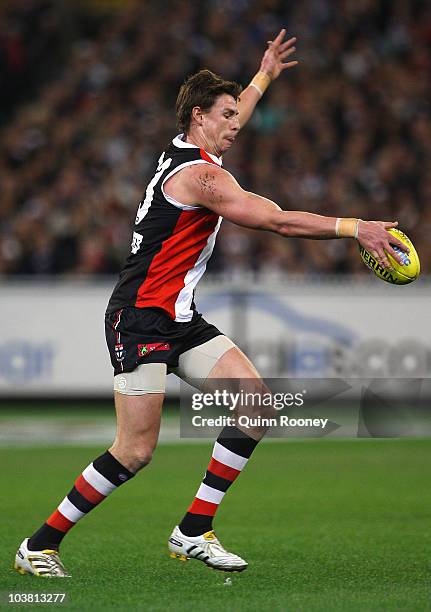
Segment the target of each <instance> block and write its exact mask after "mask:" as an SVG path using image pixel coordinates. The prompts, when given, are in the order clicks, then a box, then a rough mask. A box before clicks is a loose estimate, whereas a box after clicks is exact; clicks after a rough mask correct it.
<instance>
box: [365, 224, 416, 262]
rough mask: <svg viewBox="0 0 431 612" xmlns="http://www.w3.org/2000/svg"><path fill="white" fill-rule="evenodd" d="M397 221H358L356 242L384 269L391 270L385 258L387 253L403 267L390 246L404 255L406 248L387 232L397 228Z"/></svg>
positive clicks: (399, 258)
mask: <svg viewBox="0 0 431 612" xmlns="http://www.w3.org/2000/svg"><path fill="white" fill-rule="evenodd" d="M397 225H398V221H395V222H394V223H390V222H388V221H359V227H358V242H359V243H360V244H361V246H363V247H364V249H366V250H367V251H368V252H369V253H371V255H372V256H373V257H374V259H375V260H376V261H377V262H378V263H379V264H380V265H381V266H383V267H384V268H391V264H390V263H389V260H388V258H387V253H389V254H390V255H391V257H393V258H394V259H395V260H396V261H397V262H398V263H399V264H401V265H403V261H402V259H401V257H400V255H399V254H398V253H397V252H396V251H394V249H393V248H392V246H391V245H392V244H394V245H395V246H397V247H399V248H400V249H401V250H402V251H405V252H406V253H408V252H409V249H408V247H406V245H405V244H404V243H402V242H401V240H398V238H395V236H392V234H389V233H388V231H387V230H389V229H392V228H393V227H397Z"/></svg>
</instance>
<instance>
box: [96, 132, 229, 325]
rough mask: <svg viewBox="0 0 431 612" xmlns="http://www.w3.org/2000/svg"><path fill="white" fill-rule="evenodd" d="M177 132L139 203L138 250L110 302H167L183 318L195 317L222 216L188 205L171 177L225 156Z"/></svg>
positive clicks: (165, 307)
mask: <svg viewBox="0 0 431 612" xmlns="http://www.w3.org/2000/svg"><path fill="white" fill-rule="evenodd" d="M182 137H183V135H180V136H177V137H176V138H174V139H173V141H172V143H171V144H170V145H169V146H168V148H167V149H166V151H164V153H162V155H161V156H160V159H159V161H158V164H157V168H156V172H155V174H154V176H153V178H152V179H151V181H150V182H149V184H148V186H147V189H146V192H145V196H144V198H143V200H142V202H141V203H140V204H139V208H138V212H137V215H136V221H135V228H134V231H133V238H132V250H131V253H130V255H129V257H128V258H127V261H126V265H125V266H124V268H123V270H122V271H121V273H120V278H119V281H118V283H117V285H116V287H115V289H114V291H113V294H112V296H111V299H110V300H109V304H108V309H107V311H108V312H113V311H116V310H119V309H121V308H124V307H125V306H134V307H136V308H149V307H152V308H161V309H163V310H164V311H165V312H167V313H168V314H169V316H170V317H171V318H172V319H173V320H175V321H178V322H185V321H191V319H192V317H193V313H194V310H195V306H194V303H193V295H194V290H195V287H196V285H197V283H198V282H199V280H200V279H201V277H202V275H203V273H204V272H205V269H206V266H207V263H208V260H209V258H210V256H211V254H212V252H213V249H214V244H215V239H216V235H217V232H218V230H219V227H220V223H221V220H222V219H221V217H219V215H217V214H215V213H213V212H212V211H210V210H208V209H206V208H204V207H202V206H198V205H196V206H186V205H184V204H181V203H180V202H177V201H176V200H174V199H173V198H172V197H170V196H169V195H168V194H167V193H165V191H164V185H165V183H166V181H167V180H168V179H169V178H170V177H171V176H172V175H174V174H175V173H176V172H179V171H180V170H182V169H183V168H185V167H186V166H191V165H193V164H216V165H217V166H221V165H222V162H221V159H220V158H218V157H216V156H214V155H210V154H209V153H207V152H206V151H204V150H203V149H200V148H199V147H196V146H195V145H192V144H190V143H188V142H184V140H182Z"/></svg>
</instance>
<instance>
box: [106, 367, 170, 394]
mask: <svg viewBox="0 0 431 612" xmlns="http://www.w3.org/2000/svg"><path fill="white" fill-rule="evenodd" d="M166 372H167V366H166V364H165V363H143V364H141V365H140V366H138V367H137V368H136V370H133V372H124V373H123V374H117V375H116V376H114V391H118V393H122V394H123V395H145V394H146V393H164V392H165V387H166Z"/></svg>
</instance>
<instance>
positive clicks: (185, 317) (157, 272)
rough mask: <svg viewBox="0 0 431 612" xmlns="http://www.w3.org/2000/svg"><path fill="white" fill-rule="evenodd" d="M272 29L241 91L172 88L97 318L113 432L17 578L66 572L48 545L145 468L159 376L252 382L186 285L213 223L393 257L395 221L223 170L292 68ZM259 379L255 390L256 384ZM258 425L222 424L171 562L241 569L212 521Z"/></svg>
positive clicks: (36, 537) (196, 275) (200, 263)
mask: <svg viewBox="0 0 431 612" xmlns="http://www.w3.org/2000/svg"><path fill="white" fill-rule="evenodd" d="M285 34H286V31H285V30H281V32H280V33H279V35H278V36H277V37H276V38H275V40H274V41H272V42H270V43H269V46H268V49H267V50H266V52H265V54H264V56H263V59H262V62H261V65H260V70H259V72H258V73H257V74H256V76H255V77H254V78H253V80H252V81H251V83H250V85H249V86H248V87H247V88H246V89H245V90H244V91H243V92H242V93H241V87H240V86H239V85H238V84H237V83H234V82H230V81H225V80H223V79H222V78H221V77H219V76H216V75H215V74H213V73H212V72H210V71H209V70H202V71H200V72H198V73H197V74H194V75H193V76H191V77H190V78H188V79H187V80H186V81H185V83H184V84H183V85H182V87H181V89H180V92H179V95H178V99H177V105H176V113H177V122H178V126H179V128H180V129H181V132H182V133H181V134H180V135H179V136H176V137H175V138H174V139H173V140H172V142H171V143H170V144H169V145H168V147H167V148H166V150H165V151H164V152H163V153H162V155H161V156H160V158H159V160H158V163H157V166H156V168H155V170H154V174H153V177H152V178H151V180H150V182H149V184H148V186H147V189H146V192H145V196H144V198H143V200H142V202H141V204H140V205H139V208H138V212H137V215H136V220H135V225H134V228H133V236H132V247H131V253H130V255H129V257H128V259H127V262H126V264H125V266H124V268H123V270H122V272H121V274H120V278H119V281H118V283H117V285H116V287H115V289H114V291H113V294H112V296H111V299H110V301H109V304H108V308H107V313H106V339H107V343H108V348H109V352H110V356H111V361H112V364H113V367H114V390H115V407H116V412H117V423H118V425H117V433H116V437H115V440H114V443H113V444H112V446H111V447H110V448H109V450H107V451H106V452H105V453H103V454H102V455H101V456H99V457H97V458H96V459H95V460H94V461H93V462H92V463H90V465H88V466H87V467H86V468H85V469H84V470H83V472H82V473H81V474H80V475H79V476H78V478H77V479H76V481H75V483H74V486H73V487H72V489H71V490H70V492H69V493H68V494H67V496H66V497H65V498H64V499H63V501H61V503H60V505H59V506H58V507H57V508H56V509H55V510H54V512H53V513H52V514H51V515H50V516H49V518H48V519H47V520H46V522H45V523H44V524H43V525H42V527H41V528H40V529H38V530H37V531H36V532H35V533H34V534H33V535H32V536H31V537H30V538H26V539H25V540H24V541H23V542H22V544H21V545H20V547H19V550H18V552H17V555H16V559H15V568H16V569H17V570H18V571H19V572H21V573H30V574H35V575H38V576H50V577H51V576H58V577H65V576H68V575H69V574H68V573H67V572H66V570H65V568H64V566H63V564H62V562H61V560H60V557H59V553H58V551H59V547H60V543H61V541H62V539H63V538H64V536H65V535H66V533H67V532H68V531H69V530H70V529H71V528H72V527H73V526H74V525H75V524H76V523H77V522H78V521H79V520H80V519H81V518H83V517H84V516H85V515H86V514H87V513H88V512H90V511H91V510H92V509H93V508H94V507H95V506H96V505H98V504H99V503H100V502H102V501H103V500H104V499H105V498H106V497H107V496H108V495H109V494H110V493H112V492H113V491H114V490H115V489H117V488H118V487H119V486H121V485H123V484H124V483H125V482H127V481H128V480H130V479H131V478H132V477H133V476H134V475H135V474H136V473H137V472H138V471H139V470H140V469H141V468H143V467H144V466H146V465H148V463H149V462H150V460H151V456H152V453H153V451H154V448H155V446H156V444H157V439H158V434H159V428H160V418H161V411H162V404H163V400H164V392H165V379H166V375H167V374H168V373H169V372H174V373H176V374H177V375H178V376H180V377H181V378H183V379H184V380H190V379H201V380H204V381H205V380H210V379H227V378H235V379H255V380H259V374H258V372H257V371H256V369H255V367H254V366H253V364H252V363H251V362H250V361H249V360H248V358H247V357H246V356H245V355H244V354H243V353H242V352H241V350H240V349H239V348H238V347H237V346H235V345H234V343H233V342H232V341H231V340H229V339H228V338H227V337H226V336H224V335H223V334H222V333H221V332H220V331H219V330H218V329H217V328H216V327H214V326H213V325H211V324H209V323H207V322H206V321H205V320H204V319H203V318H202V316H201V315H200V314H198V312H197V310H196V307H195V304H194V300H193V297H194V290H195V287H196V284H197V283H198V281H199V279H200V278H201V277H202V275H203V273H204V271H205V267H206V264H207V262H208V259H209V257H210V255H211V253H212V250H213V247H214V243H215V239H216V235H217V232H218V229H219V227H220V223H221V219H222V218H223V217H224V218H226V219H228V220H230V221H232V222H234V223H237V224H238V225H241V226H244V227H249V228H255V229H260V230H266V231H270V232H275V233H277V234H280V235H281V236H285V237H290V236H296V237H301V238H312V239H333V238H348V239H356V240H358V241H359V242H360V244H362V245H363V247H364V248H366V249H367V250H368V251H369V252H371V253H372V255H373V256H374V257H375V258H376V259H377V260H378V261H379V262H380V264H381V265H382V266H389V262H388V259H387V253H390V254H391V255H392V257H394V258H395V259H396V260H399V259H400V258H399V255H398V254H397V253H396V252H395V251H394V250H393V248H392V246H391V244H390V243H389V240H390V241H391V243H393V244H396V245H397V246H398V247H399V248H400V249H402V250H405V247H404V245H403V244H402V243H401V242H399V241H398V240H396V239H395V238H393V237H392V236H390V234H389V233H388V232H387V231H386V230H387V229H389V228H391V227H395V225H396V224H395V223H389V222H379V221H378V222H375V221H361V220H358V219H345V218H334V217H324V216H321V215H316V214H311V213H307V212H302V211H284V210H282V209H281V208H280V207H279V206H277V204H275V203H274V202H271V201H270V200H268V199H266V198H264V197H262V196H259V195H256V194H254V193H250V192H248V191H245V190H244V189H242V188H241V187H240V185H239V184H238V183H237V182H236V180H235V179H234V177H233V176H232V175H231V174H230V173H229V172H227V171H226V170H225V169H224V168H223V166H222V155H223V154H224V153H225V152H226V151H227V150H228V149H230V148H231V147H232V145H233V144H234V142H235V139H236V138H237V136H238V134H239V131H240V129H241V128H242V127H243V126H244V125H245V123H246V122H247V121H248V119H249V118H250V116H251V114H252V112H253V110H254V107H255V105H256V104H257V102H258V101H259V99H260V98H261V96H262V95H263V94H264V92H265V89H266V88H267V87H268V86H269V85H270V83H271V81H273V80H274V79H276V78H277V77H278V76H279V75H280V73H281V72H282V71H283V70H285V69H286V68H290V67H292V66H294V65H295V64H296V63H297V62H295V61H293V62H292V61H291V62H285V60H286V59H287V58H288V57H289V56H290V54H291V53H292V52H294V50H295V47H294V43H295V39H294V38H291V39H289V40H287V41H285V40H284V38H285ZM262 384H263V383H262ZM263 434H264V430H263V429H259V428H255V429H253V430H251V431H248V433H245V432H243V431H241V429H240V428H237V427H234V426H230V427H225V428H224V429H223V430H222V431H221V433H220V435H219V437H218V439H217V441H216V442H215V445H214V448H213V451H212V456H211V459H210V463H209V465H208V469H207V471H206V474H205V477H204V479H203V481H202V483H201V484H200V486H199V488H198V491H197V493H196V495H195V497H194V499H193V500H192V502H191V505H190V507H189V508H188V510H187V512H186V513H185V515H184V516H183V518H182V519H181V520H180V522H179V523H178V525H177V526H176V527H175V528H174V530H173V532H172V534H171V537H170V539H169V543H168V547H169V551H170V553H171V556H173V557H177V558H180V559H187V558H194V559H198V560H199V561H202V562H203V563H205V564H207V565H208V566H210V567H212V568H216V569H220V570H225V571H241V570H244V569H245V568H246V567H247V562H246V561H244V559H242V558H241V557H239V556H238V555H236V554H233V553H231V552H229V551H227V550H226V549H225V548H224V547H223V546H222V544H221V543H220V541H219V540H218V538H217V537H216V535H215V533H214V531H213V526H212V521H213V517H214V515H215V513H216V510H217V508H218V506H219V504H220V502H221V501H222V499H223V497H224V495H225V493H226V491H227V490H228V488H229V487H230V486H231V485H232V483H233V482H234V480H235V479H236V478H237V477H238V476H239V474H240V473H241V471H242V470H243V468H244V467H245V465H246V463H247V461H248V459H249V458H250V456H251V454H252V452H253V450H254V448H255V447H256V445H257V444H258V441H259V440H260V438H261V437H262V436H263Z"/></svg>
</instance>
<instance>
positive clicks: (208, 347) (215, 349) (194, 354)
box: [174, 336, 236, 381]
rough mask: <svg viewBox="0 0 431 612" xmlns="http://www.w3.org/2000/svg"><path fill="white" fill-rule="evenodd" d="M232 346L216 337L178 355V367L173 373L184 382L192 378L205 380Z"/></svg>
mask: <svg viewBox="0 0 431 612" xmlns="http://www.w3.org/2000/svg"><path fill="white" fill-rule="evenodd" d="M234 346H236V345H235V344H234V343H233V342H232V340H229V338H227V337H226V336H216V337H215V338H212V339H211V340H208V342H204V343H203V344H200V345H199V346H195V348H192V349H190V350H189V351H186V352H185V353H183V354H182V355H180V358H179V360H178V363H179V367H178V368H177V369H176V370H174V372H175V373H176V374H177V375H178V376H179V377H180V378H182V379H183V380H186V381H187V380H190V379H193V378H202V379H203V380H205V379H207V378H208V375H209V373H210V372H211V370H212V369H213V367H214V366H215V364H216V363H217V361H218V360H219V359H220V357H221V356H222V355H224V354H225V353H226V351H228V350H229V349H231V348H233V347H234Z"/></svg>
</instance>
